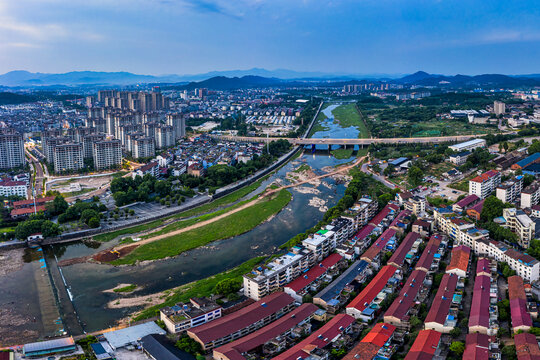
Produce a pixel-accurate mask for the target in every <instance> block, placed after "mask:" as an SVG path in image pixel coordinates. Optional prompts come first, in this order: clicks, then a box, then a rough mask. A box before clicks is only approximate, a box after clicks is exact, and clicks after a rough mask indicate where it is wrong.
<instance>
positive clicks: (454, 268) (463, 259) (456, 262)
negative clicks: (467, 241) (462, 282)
mask: <svg viewBox="0 0 540 360" xmlns="http://www.w3.org/2000/svg"><path fill="white" fill-rule="evenodd" d="M470 255H471V249H470V248H469V247H468V246H464V245H459V246H456V247H454V248H453V249H452V257H451V258H450V264H448V266H447V267H446V273H447V274H455V275H457V276H459V277H463V278H464V277H467V272H468V268H469V258H470Z"/></svg>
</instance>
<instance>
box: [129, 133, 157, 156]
mask: <svg viewBox="0 0 540 360" xmlns="http://www.w3.org/2000/svg"><path fill="white" fill-rule="evenodd" d="M131 148H132V149H131V154H132V156H133V157H134V158H135V159H139V158H146V157H151V156H154V155H155V154H156V148H155V144H154V139H153V138H151V137H149V136H143V137H138V138H135V139H133V140H131Z"/></svg>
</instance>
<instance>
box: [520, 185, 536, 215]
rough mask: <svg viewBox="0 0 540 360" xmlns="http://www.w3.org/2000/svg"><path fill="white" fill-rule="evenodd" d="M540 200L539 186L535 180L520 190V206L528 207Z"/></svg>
mask: <svg viewBox="0 0 540 360" xmlns="http://www.w3.org/2000/svg"><path fill="white" fill-rule="evenodd" d="M539 200H540V186H539V184H538V183H537V182H536V181H535V182H533V183H532V184H531V185H529V186H527V187H526V188H525V189H523V191H522V192H521V208H522V209H528V208H532V207H533V206H534V205H537V204H538V201H539Z"/></svg>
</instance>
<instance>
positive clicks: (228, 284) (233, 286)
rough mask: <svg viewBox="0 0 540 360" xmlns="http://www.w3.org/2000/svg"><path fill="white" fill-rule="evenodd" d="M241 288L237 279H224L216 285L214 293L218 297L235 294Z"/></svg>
mask: <svg viewBox="0 0 540 360" xmlns="http://www.w3.org/2000/svg"><path fill="white" fill-rule="evenodd" d="M241 287H242V285H241V283H240V281H239V280H237V279H224V280H221V281H220V282H218V283H217V284H216V287H215V288H214V292H216V293H217V294H220V295H229V294H232V293H235V292H237V291H238V290H240V288H241Z"/></svg>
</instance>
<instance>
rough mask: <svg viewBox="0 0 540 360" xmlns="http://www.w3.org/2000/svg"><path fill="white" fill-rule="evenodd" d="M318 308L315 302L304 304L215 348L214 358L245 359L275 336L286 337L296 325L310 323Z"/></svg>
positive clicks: (223, 359)
mask: <svg viewBox="0 0 540 360" xmlns="http://www.w3.org/2000/svg"><path fill="white" fill-rule="evenodd" d="M317 309H318V308H317V306H315V305H313V304H302V305H300V306H299V307H298V308H296V309H294V310H293V311H291V312H290V313H289V314H287V315H285V316H282V317H281V318H279V319H277V320H276V321H274V322H272V323H270V324H269V325H266V326H265V327H263V328H262V329H259V330H257V331H255V332H254V333H251V334H249V335H247V336H244V337H242V338H240V339H238V340H236V341H233V342H231V343H228V344H225V345H223V346H220V347H218V348H217V349H214V351H213V358H214V360H243V359H245V358H246V357H245V356H244V355H245V354H247V353H249V352H250V351H253V350H255V349H257V348H259V347H261V346H262V345H264V344H265V343H267V342H269V341H270V340H273V339H275V338H278V337H279V338H283V337H286V336H288V335H289V334H290V333H291V331H292V330H293V329H294V328H295V327H297V326H301V325H303V324H306V323H308V322H309V321H310V320H311V318H312V317H313V314H314V313H315V311H317ZM277 350H278V351H280V350H283V349H277Z"/></svg>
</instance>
